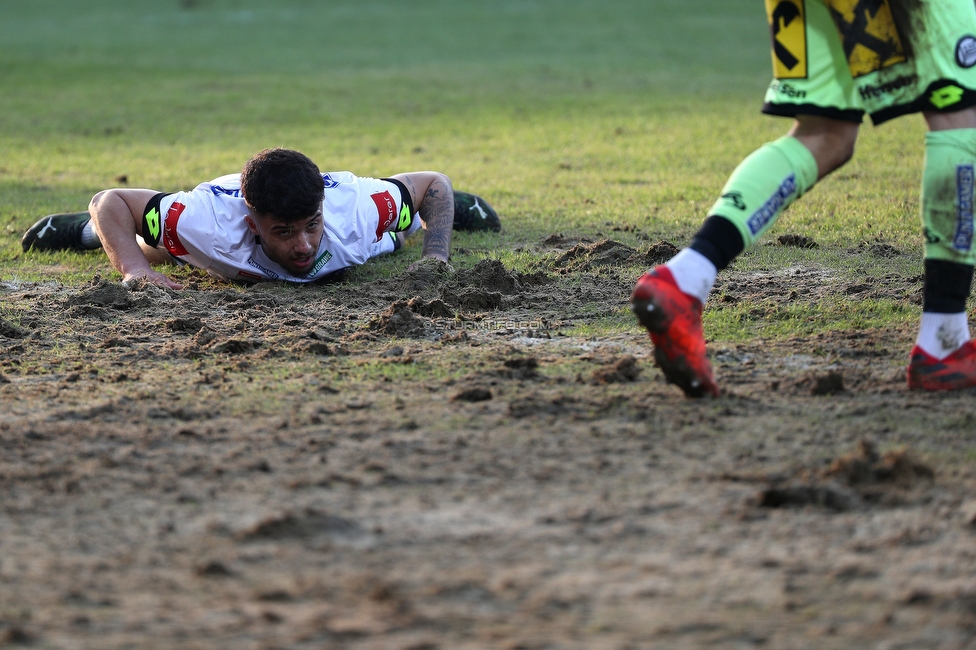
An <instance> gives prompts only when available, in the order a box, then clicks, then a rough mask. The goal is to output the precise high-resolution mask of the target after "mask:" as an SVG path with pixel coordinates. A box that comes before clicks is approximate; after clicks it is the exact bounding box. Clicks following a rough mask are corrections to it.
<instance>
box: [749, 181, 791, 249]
mask: <svg viewBox="0 0 976 650" xmlns="http://www.w3.org/2000/svg"><path fill="white" fill-rule="evenodd" d="M796 189H797V188H796V174H790V175H789V176H787V177H786V180H784V181H783V182H782V184H780V186H779V189H778V190H776V193H775V194H773V195H772V196H771V197H770V198H769V200H768V201H766V203H764V204H763V206H762V207H761V208H759V209H758V210H756V211H755V212H754V213H753V214H752V216H751V217H749V220H748V221H747V222H746V225H747V226H749V232H751V233H752V234H753V235H758V234H759V231H761V230H762V229H763V228H765V227H766V225H767V224H768V223H769V222H770V221H772V220H773V218H774V217H775V216H776V215H777V214H779V211H780V210H782V209H783V206H784V205H786V203H787V201H789V200H790V197H791V196H793V195H794V194H795V193H796Z"/></svg>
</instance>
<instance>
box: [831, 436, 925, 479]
mask: <svg viewBox="0 0 976 650" xmlns="http://www.w3.org/2000/svg"><path fill="white" fill-rule="evenodd" d="M823 475H824V476H826V477H828V478H834V479H836V480H839V481H842V482H843V483H846V484H847V485H851V486H867V487H873V486H877V485H879V484H888V485H895V486H898V487H901V488H912V487H914V486H915V485H916V484H917V483H919V482H920V481H931V480H932V479H934V478H935V471H934V470H933V469H932V468H931V467H929V466H928V465H926V464H925V463H923V462H922V461H921V460H919V459H918V458H916V457H915V455H914V454H913V453H912V452H911V451H909V450H907V449H898V450H894V451H887V452H885V453H884V454H879V453H878V450H877V448H876V447H875V445H874V443H872V442H870V441H867V440H862V441H861V442H860V444H859V445H858V449H857V451H856V452H854V453H852V454H849V455H846V456H841V457H839V458H836V459H835V460H834V461H833V462H832V463H831V464H830V466H829V467H828V468H827V469H826V470H824V472H823Z"/></svg>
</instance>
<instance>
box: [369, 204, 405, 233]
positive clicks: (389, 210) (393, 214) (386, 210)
mask: <svg viewBox="0 0 976 650" xmlns="http://www.w3.org/2000/svg"><path fill="white" fill-rule="evenodd" d="M369 198H371V199H373V203H375V204H376V212H377V213H379V217H380V220H379V223H378V224H376V241H379V240H380V238H381V237H382V236H383V233H385V232H386V231H387V230H389V229H390V227H391V226H393V224H394V223H396V221H397V218H398V217H399V212H398V211H397V206H396V201H394V200H393V195H392V194H390V193H389V192H380V193H379V194H371V195H370V197H369Z"/></svg>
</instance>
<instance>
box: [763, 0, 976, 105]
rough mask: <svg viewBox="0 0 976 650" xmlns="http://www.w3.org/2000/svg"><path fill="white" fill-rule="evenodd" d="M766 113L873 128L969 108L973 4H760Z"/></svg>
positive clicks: (975, 29) (861, 0)
mask: <svg viewBox="0 0 976 650" xmlns="http://www.w3.org/2000/svg"><path fill="white" fill-rule="evenodd" d="M766 15H767V18H768V20H769V25H770V32H771V35H772V41H773V76H774V79H773V82H772V83H771V84H770V86H769V89H768V90H767V91H766V99H765V104H764V105H763V112H764V113H769V114H772V115H783V116H787V117H794V116H796V115H821V116H824V117H831V118H835V119H841V120H847V121H852V122H860V121H861V120H862V119H863V117H864V113H865V112H866V113H868V114H869V115H870V116H871V120H872V121H873V122H874V123H875V124H880V123H881V122H884V121H887V120H890V119H892V118H895V117H898V116H900V115H905V114H907V113H916V112H919V111H947V112H949V111H957V110H960V109H963V108H968V107H970V106H973V105H976V3H974V2H973V0H766Z"/></svg>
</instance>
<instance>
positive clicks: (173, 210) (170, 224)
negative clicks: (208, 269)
mask: <svg viewBox="0 0 976 650" xmlns="http://www.w3.org/2000/svg"><path fill="white" fill-rule="evenodd" d="M183 210H186V206H185V205H183V204H182V203H179V202H175V203H173V205H171V206H169V211H167V212H166V227H165V228H164V229H163V244H164V245H165V246H166V250H168V251H169V253H170V255H175V256H176V257H181V256H183V255H188V253H187V250H186V248H185V247H184V246H183V242H181V241H180V236H179V234H178V233H177V232H176V224H178V223H179V222H180V215H182V214H183Z"/></svg>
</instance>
